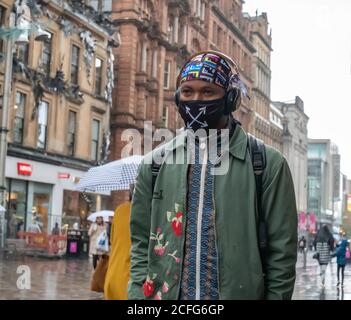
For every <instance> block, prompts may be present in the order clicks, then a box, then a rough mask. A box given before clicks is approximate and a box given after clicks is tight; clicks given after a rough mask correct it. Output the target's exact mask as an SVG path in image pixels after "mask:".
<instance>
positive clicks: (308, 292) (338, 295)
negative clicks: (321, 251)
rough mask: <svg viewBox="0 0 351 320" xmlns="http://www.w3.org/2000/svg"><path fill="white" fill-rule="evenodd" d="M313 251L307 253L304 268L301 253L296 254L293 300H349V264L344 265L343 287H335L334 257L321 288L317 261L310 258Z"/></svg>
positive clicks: (350, 296)
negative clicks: (323, 286)
mask: <svg viewBox="0 0 351 320" xmlns="http://www.w3.org/2000/svg"><path fill="white" fill-rule="evenodd" d="M313 253H314V252H309V253H308V255H307V263H306V268H304V267H303V254H302V253H299V254H298V262H297V265H296V282H295V290H294V294H293V299H294V300H351V264H348V265H346V267H345V280H344V288H341V287H337V286H336V284H337V264H336V259H335V258H333V259H332V262H331V263H330V264H329V265H328V267H327V270H326V277H325V288H324V289H322V288H321V281H320V276H319V265H318V262H317V261H316V260H314V259H312V255H313Z"/></svg>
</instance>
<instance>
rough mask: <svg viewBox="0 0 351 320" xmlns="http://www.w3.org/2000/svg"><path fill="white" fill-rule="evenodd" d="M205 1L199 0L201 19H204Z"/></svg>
mask: <svg viewBox="0 0 351 320" xmlns="http://www.w3.org/2000/svg"><path fill="white" fill-rule="evenodd" d="M205 8H206V7H205V2H204V1H201V20H205Z"/></svg>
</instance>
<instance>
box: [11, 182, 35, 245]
mask: <svg viewBox="0 0 351 320" xmlns="http://www.w3.org/2000/svg"><path fill="white" fill-rule="evenodd" d="M6 182H7V186H6V190H7V191H8V192H7V199H6V200H7V203H6V208H7V212H6V220H7V238H10V239H15V238H18V232H19V231H25V230H26V226H27V224H28V223H27V222H28V221H27V205H28V194H27V193H28V182H27V181H23V180H15V179H8V180H6ZM30 223H31V222H29V224H30Z"/></svg>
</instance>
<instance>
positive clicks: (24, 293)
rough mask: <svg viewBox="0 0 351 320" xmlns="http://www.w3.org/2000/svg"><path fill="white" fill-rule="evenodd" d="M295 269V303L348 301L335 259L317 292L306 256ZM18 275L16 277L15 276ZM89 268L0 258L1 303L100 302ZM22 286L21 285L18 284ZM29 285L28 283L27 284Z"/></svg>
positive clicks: (350, 278)
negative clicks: (23, 278) (26, 274)
mask: <svg viewBox="0 0 351 320" xmlns="http://www.w3.org/2000/svg"><path fill="white" fill-rule="evenodd" d="M298 258H299V259H298V263H297V265H296V271H297V277H296V285H295V291H294V295H293V299H296V300H342V299H344V300H351V265H347V266H346V268H345V283H344V289H343V290H341V288H340V289H339V288H338V287H336V282H337V278H336V268H337V266H336V263H335V259H333V262H332V263H331V264H330V265H329V266H328V268H327V272H326V282H325V284H326V286H325V289H324V290H322V289H321V288H320V280H319V267H318V264H317V262H316V261H315V260H313V259H312V253H309V254H308V257H307V264H306V268H304V267H303V255H302V254H299V256H298ZM20 266H29V268H30V273H31V275H30V286H31V288H30V289H26V288H22V289H19V288H18V285H19V287H21V286H22V287H23V286H25V282H20V283H19V284H18V278H19V277H21V274H23V270H24V269H26V267H24V269H23V270H22V271H21V269H20V268H19V267H20ZM17 271H18V272H19V273H17ZM91 273H92V264H91V261H90V260H89V259H87V258H86V259H73V258H71V259H65V258H62V259H55V260H52V259H47V258H38V257H18V258H16V259H13V258H11V257H10V258H8V259H6V258H2V257H0V300H4V299H35V300H68V299H69V300H101V299H103V294H102V293H96V292H92V291H90V278H91ZM21 283H22V284H21ZM26 284H27V285H28V283H26Z"/></svg>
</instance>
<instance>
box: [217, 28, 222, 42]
mask: <svg viewBox="0 0 351 320" xmlns="http://www.w3.org/2000/svg"><path fill="white" fill-rule="evenodd" d="M217 37H218V39H217V41H218V43H217V44H218V46H219V47H221V46H222V39H223V30H222V28H221V27H219V26H218V31H217Z"/></svg>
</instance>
